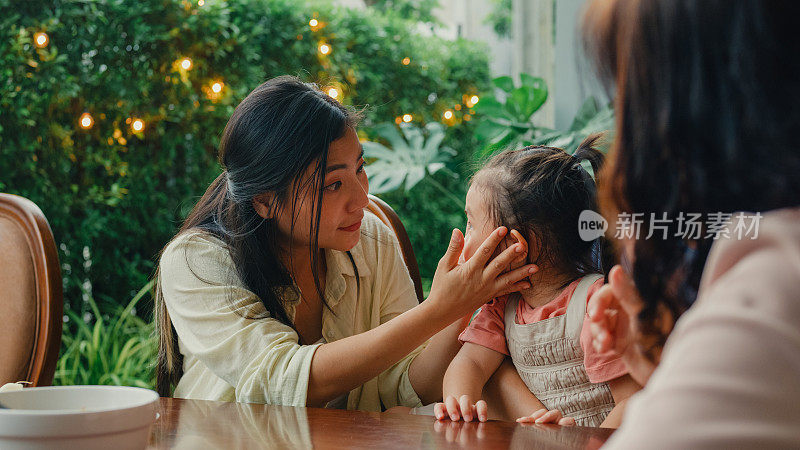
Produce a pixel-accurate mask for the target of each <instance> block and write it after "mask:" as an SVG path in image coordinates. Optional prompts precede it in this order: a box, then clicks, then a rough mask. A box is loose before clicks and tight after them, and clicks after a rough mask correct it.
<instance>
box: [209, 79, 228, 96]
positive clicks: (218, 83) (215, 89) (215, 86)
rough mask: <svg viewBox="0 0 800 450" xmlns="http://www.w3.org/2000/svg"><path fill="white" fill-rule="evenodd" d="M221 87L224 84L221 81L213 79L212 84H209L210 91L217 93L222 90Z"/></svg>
mask: <svg viewBox="0 0 800 450" xmlns="http://www.w3.org/2000/svg"><path fill="white" fill-rule="evenodd" d="M223 87H225V84H223V83H222V82H221V81H215V82H214V84H212V85H211V92H213V93H215V94H219V93H220V92H222V88H223Z"/></svg>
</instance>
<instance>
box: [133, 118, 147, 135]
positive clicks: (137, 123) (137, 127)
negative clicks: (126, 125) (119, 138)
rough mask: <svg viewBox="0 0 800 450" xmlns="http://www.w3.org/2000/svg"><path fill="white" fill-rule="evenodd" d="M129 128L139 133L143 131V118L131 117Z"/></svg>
mask: <svg viewBox="0 0 800 450" xmlns="http://www.w3.org/2000/svg"><path fill="white" fill-rule="evenodd" d="M131 130H133V131H134V132H136V133H141V132H142V131H144V120H142V119H133V120H132V121H131Z"/></svg>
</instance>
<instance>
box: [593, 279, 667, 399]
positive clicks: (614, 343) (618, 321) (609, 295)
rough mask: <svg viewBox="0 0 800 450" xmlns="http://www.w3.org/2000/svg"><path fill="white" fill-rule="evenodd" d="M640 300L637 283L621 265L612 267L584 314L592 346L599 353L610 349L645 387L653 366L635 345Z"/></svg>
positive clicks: (640, 305) (640, 307)
mask: <svg viewBox="0 0 800 450" xmlns="http://www.w3.org/2000/svg"><path fill="white" fill-rule="evenodd" d="M641 309H642V299H641V297H640V296H639V291H638V289H636V285H635V284H634V282H633V279H631V277H630V275H628V274H627V273H626V272H625V270H624V269H623V268H622V266H619V265H617V266H614V267H613V268H611V271H610V272H609V274H608V284H606V285H604V286H603V287H601V288H600V289H598V290H597V292H595V293H594V295H592V297H591V298H590V299H589V303H588V306H587V313H588V315H589V320H590V323H589V330H590V331H591V333H592V346H593V347H594V349H595V350H596V351H598V352H608V351H610V352H613V353H615V354H617V355H619V356H620V357H622V359H623V361H625V365H626V366H627V367H628V371H629V373H630V375H631V377H633V379H634V380H635V381H636V382H638V383H639V384H641V385H642V386H644V384H645V383H646V382H647V379H648V378H650V374H652V373H653V370H654V369H655V365H654V364H653V363H652V362H650V361H649V360H647V359H646V358H645V357H644V356H643V355H642V353H641V352H640V351H639V349H638V346H637V345H636V339H637V336H638V331H637V330H638V327H637V325H636V319H635V318H636V317H637V316H638V314H639V311H641Z"/></svg>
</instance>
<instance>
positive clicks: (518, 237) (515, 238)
mask: <svg viewBox="0 0 800 450" xmlns="http://www.w3.org/2000/svg"><path fill="white" fill-rule="evenodd" d="M516 243H520V244H522V246H523V248H524V249H525V251H524V252H523V253H522V255H524V256H525V258H522V259H521V260H519V261H514V262H513V263H511V266H510V269H511V270H514V269H517V268H520V267H522V266H524V265H525V263H526V262H527V255H528V241H527V240H526V239H525V237H524V236H522V233H520V232H519V231H517V230H511V233H509V235H508V237H506V238H505V240H504V241H503V244H502V245H503V248H504V249H505V248H508V247H510V246H512V245H514V244H516Z"/></svg>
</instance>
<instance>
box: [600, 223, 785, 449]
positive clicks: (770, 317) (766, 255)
mask: <svg viewBox="0 0 800 450" xmlns="http://www.w3.org/2000/svg"><path fill="white" fill-rule="evenodd" d="M607 446H608V448H648V449H652V448H691V449H730V448H759V449H765V448H800V209H784V210H779V211H774V212H770V213H767V214H765V215H764V217H763V218H762V219H761V222H760V226H759V232H758V238H757V239H756V240H750V239H746V240H735V239H724V240H719V241H717V242H716V243H715V244H714V246H713V247H712V249H711V253H710V254H709V258H708V261H707V263H706V267H705V270H704V272H703V278H702V281H701V284H700V292H699V295H698V299H697V302H696V303H695V304H694V305H693V306H692V307H691V309H690V310H689V311H688V312H687V313H686V314H684V315H683V317H681V319H680V320H679V321H678V323H677V325H676V327H675V330H674V331H673V333H672V335H671V336H670V337H669V339H668V341H667V345H666V347H665V349H664V353H663V357H662V361H661V364H660V366H659V367H658V369H657V370H656V371H655V372H654V373H653V376H652V377H651V378H650V381H649V382H648V384H647V386H646V387H645V388H644V390H642V391H640V392H639V393H638V394H636V395H635V396H634V397H632V398H631V401H630V404H629V405H628V407H627V410H626V412H625V417H624V420H623V424H622V427H621V428H620V429H619V430H618V431H617V432H616V433H614V435H613V437H612V438H611V440H610V441H609V442H608V443H607Z"/></svg>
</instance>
